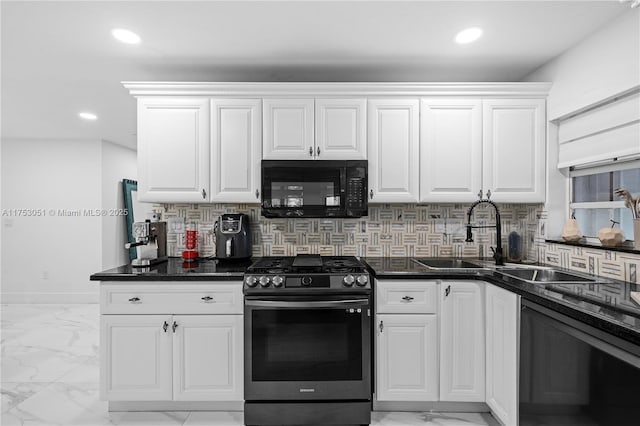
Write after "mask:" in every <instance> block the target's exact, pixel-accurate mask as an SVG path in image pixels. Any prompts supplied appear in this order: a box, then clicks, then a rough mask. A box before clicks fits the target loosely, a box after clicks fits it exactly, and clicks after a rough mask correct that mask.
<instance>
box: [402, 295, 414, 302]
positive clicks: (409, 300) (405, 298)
mask: <svg viewBox="0 0 640 426" xmlns="http://www.w3.org/2000/svg"><path fill="white" fill-rule="evenodd" d="M402 300H404V301H405V302H411V301H412V300H413V297H411V296H404V297H403V298H402Z"/></svg>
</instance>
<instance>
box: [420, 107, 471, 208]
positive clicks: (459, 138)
mask: <svg viewBox="0 0 640 426" xmlns="http://www.w3.org/2000/svg"><path fill="white" fill-rule="evenodd" d="M481 182H482V101H481V100H480V99H464V98H461V99H458V98H423V99H422V100H421V101H420V201H421V202H432V201H436V202H468V201H472V200H475V199H477V198H478V191H480V189H481V187H482V186H481V185H482V183H481Z"/></svg>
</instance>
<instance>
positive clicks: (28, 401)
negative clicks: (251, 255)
mask: <svg viewBox="0 0 640 426" xmlns="http://www.w3.org/2000/svg"><path fill="white" fill-rule="evenodd" d="M0 310H1V327H0V345H1V357H2V359H1V361H2V363H1V370H0V389H1V393H2V413H1V418H0V424H1V425H2V426H13V425H20V426H57V425H61V426H62V425H64V426H138V425H148V426H165V425H166V426H205V425H206V426H243V424H244V416H243V413H242V412H201V411H194V412H109V411H107V409H108V408H107V407H108V406H107V403H106V402H104V401H101V400H100V398H99V380H100V378H99V377H100V373H99V361H98V353H99V347H98V344H99V324H100V320H99V306H98V305H97V304H87V305H2V306H0ZM371 424H372V426H496V425H497V424H498V423H497V422H496V421H495V420H493V418H491V416H490V415H489V414H486V413H405V412H374V413H372V422H371Z"/></svg>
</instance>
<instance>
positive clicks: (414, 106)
mask: <svg viewBox="0 0 640 426" xmlns="http://www.w3.org/2000/svg"><path fill="white" fill-rule="evenodd" d="M419 107H420V104H419V101H418V100H417V99H373V100H369V102H368V107H367V115H368V134H367V138H368V155H369V188H370V194H369V195H370V199H369V201H370V202H372V203H394V202H399V203H405V202H406V203H415V202H417V201H418V176H419V175H418V167H419V158H418V144H419V138H418V136H419V133H418V132H419V124H418V120H419Z"/></svg>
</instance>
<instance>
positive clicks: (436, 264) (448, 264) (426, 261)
mask: <svg viewBox="0 0 640 426" xmlns="http://www.w3.org/2000/svg"><path fill="white" fill-rule="evenodd" d="M413 261H414V262H416V263H418V264H420V265H422V266H425V267H427V268H430V269H482V266H479V265H476V264H475V263H471V262H467V261H465V260H462V259H448V258H428V257H422V258H413Z"/></svg>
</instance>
